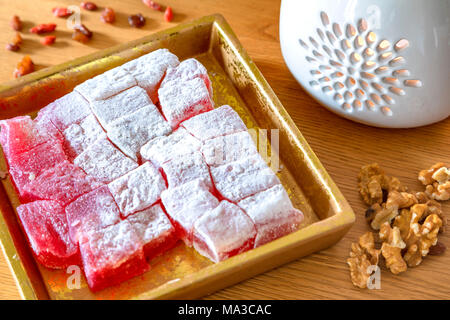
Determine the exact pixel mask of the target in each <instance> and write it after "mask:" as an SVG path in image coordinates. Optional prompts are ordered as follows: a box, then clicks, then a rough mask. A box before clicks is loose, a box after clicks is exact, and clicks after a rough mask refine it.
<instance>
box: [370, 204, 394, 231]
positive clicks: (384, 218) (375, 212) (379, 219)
mask: <svg viewBox="0 0 450 320" xmlns="http://www.w3.org/2000/svg"><path fill="white" fill-rule="evenodd" d="M397 215H398V208H397V207H391V208H388V207H386V203H382V204H381V205H380V204H378V203H375V204H373V205H372V206H371V207H370V208H369V209H367V211H366V219H367V221H368V222H369V223H370V226H371V227H372V229H374V230H379V229H380V227H381V225H382V224H383V223H385V222H389V223H390V222H391V221H392V219H394V218H395V217H396V216H397Z"/></svg>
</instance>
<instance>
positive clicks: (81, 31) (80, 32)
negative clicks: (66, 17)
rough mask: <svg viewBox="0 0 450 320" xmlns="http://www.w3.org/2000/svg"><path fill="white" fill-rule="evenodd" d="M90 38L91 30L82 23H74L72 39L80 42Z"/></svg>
mask: <svg viewBox="0 0 450 320" xmlns="http://www.w3.org/2000/svg"><path fill="white" fill-rule="evenodd" d="M91 38H92V32H91V31H90V30H89V29H88V28H87V27H86V26H85V25H84V24H80V25H76V26H75V27H74V28H73V33H72V39H73V40H75V41H78V42H81V43H86V42H88V41H89V40H90V39H91Z"/></svg>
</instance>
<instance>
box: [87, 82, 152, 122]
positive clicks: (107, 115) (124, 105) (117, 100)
mask: <svg viewBox="0 0 450 320" xmlns="http://www.w3.org/2000/svg"><path fill="white" fill-rule="evenodd" d="M148 105H153V103H152V101H151V100H150V98H149V96H148V94H147V93H146V92H145V90H144V89H142V88H140V87H138V86H134V87H132V88H129V89H127V90H125V91H123V92H120V93H118V94H117V95H114V96H112V97H110V98H108V99H102V100H96V101H93V102H92V103H91V109H92V112H93V113H94V114H95V116H96V117H97V119H98V121H99V122H100V124H101V125H102V126H103V128H105V129H106V130H108V125H109V124H110V123H111V122H113V121H114V120H116V119H118V118H120V117H123V116H125V115H128V114H130V113H133V112H135V111H137V110H139V109H140V108H142V107H145V106H148Z"/></svg>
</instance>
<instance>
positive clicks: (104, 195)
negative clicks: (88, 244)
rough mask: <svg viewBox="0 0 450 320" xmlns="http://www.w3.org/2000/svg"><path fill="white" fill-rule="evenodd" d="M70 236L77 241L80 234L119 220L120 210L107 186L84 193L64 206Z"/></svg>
mask: <svg viewBox="0 0 450 320" xmlns="http://www.w3.org/2000/svg"><path fill="white" fill-rule="evenodd" d="M66 216H67V222H68V225H69V233H70V238H71V239H72V241H73V242H78V240H79V239H80V235H81V234H83V233H86V232H89V231H90V230H94V231H96V230H100V229H103V228H106V227H108V226H110V225H113V224H115V223H117V222H119V221H120V212H119V209H118V208H117V205H116V203H115V202H114V198H113V196H112V195H111V193H110V192H109V190H108V187H107V186H102V187H100V188H97V189H95V190H93V191H91V192H89V193H86V194H84V195H82V196H80V197H79V198H77V199H76V200H75V201H73V202H72V203H70V204H69V205H68V206H67V207H66Z"/></svg>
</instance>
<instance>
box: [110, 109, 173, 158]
mask: <svg viewBox="0 0 450 320" xmlns="http://www.w3.org/2000/svg"><path fill="white" fill-rule="evenodd" d="M171 131H172V128H171V127H170V125H169V123H168V122H167V121H166V120H164V118H163V116H162V115H161V114H160V113H159V111H158V108H156V107H155V106H154V105H147V106H145V107H143V108H141V109H139V110H137V111H135V112H133V113H130V114H128V115H125V116H123V117H121V118H118V119H116V120H115V121H113V122H111V123H110V124H109V125H108V137H109V138H110V139H111V141H112V142H113V143H114V144H115V145H116V146H117V147H118V148H119V149H120V150H121V151H122V152H123V153H125V154H126V155H127V156H129V157H130V158H132V159H134V160H135V161H137V160H138V155H139V151H140V150H141V147H142V146H143V145H144V144H146V143H147V142H148V141H149V140H151V139H153V138H155V137H158V136H163V135H166V134H168V133H170V132H171Z"/></svg>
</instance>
